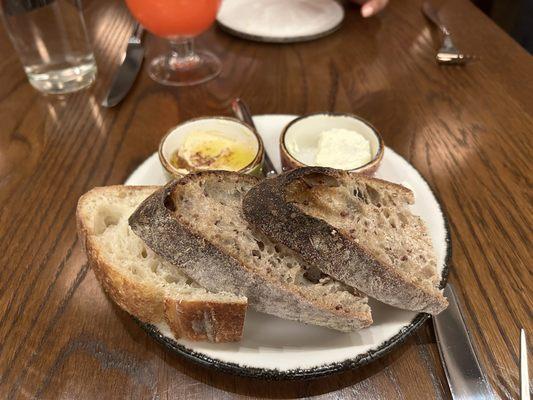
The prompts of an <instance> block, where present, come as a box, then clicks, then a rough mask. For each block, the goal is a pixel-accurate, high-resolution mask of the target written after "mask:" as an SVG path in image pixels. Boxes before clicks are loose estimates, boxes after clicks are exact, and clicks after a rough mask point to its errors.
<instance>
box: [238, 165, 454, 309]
mask: <svg viewBox="0 0 533 400" xmlns="http://www.w3.org/2000/svg"><path fill="white" fill-rule="evenodd" d="M309 179H322V181H321V184H322V185H323V186H324V187H325V188H327V187H328V185H329V186H331V187H334V186H335V185H337V186H339V183H338V182H339V181H345V182H346V180H359V181H360V182H363V183H367V182H368V183H370V184H371V185H372V186H377V187H379V188H381V190H383V191H387V192H390V193H391V196H393V197H394V199H395V201H396V202H397V203H398V204H400V203H401V204H412V203H413V202H414V195H413V193H412V192H411V191H410V190H408V189H406V188H404V187H403V186H400V185H396V184H393V183H390V182H386V181H382V180H379V179H375V178H368V177H364V176H359V175H355V174H349V173H346V172H343V171H338V170H334V169H330V168H321V167H308V168H301V169H297V170H294V171H291V172H289V173H286V174H284V175H281V176H278V177H276V178H273V179H267V180H264V181H262V182H261V183H260V184H259V185H257V186H255V187H254V188H252V189H251V190H250V191H249V192H248V193H247V195H246V196H245V198H244V201H243V209H244V215H245V218H246V219H247V220H248V222H249V223H251V224H252V225H254V226H255V227H256V228H258V229H259V230H260V231H262V232H263V233H264V234H265V235H267V236H269V237H271V238H273V239H274V240H279V241H280V242H282V243H283V244H285V245H286V246H288V247H289V248H291V249H293V250H295V251H297V252H299V253H300V254H301V255H302V257H303V259H304V260H305V261H307V262H309V263H310V264H312V265H315V266H316V267H318V268H319V269H320V270H322V271H323V272H324V273H326V274H329V275H331V276H332V277H334V278H336V279H338V280H340V281H341V282H344V283H346V284H348V285H351V286H354V287H356V288H357V289H359V290H361V291H362V292H364V293H366V294H368V295H369V296H370V297H374V298H376V299H378V300H380V301H382V302H384V303H387V304H390V305H393V306H396V307H399V308H403V309H408V310H414V311H423V312H427V313H431V314H438V313H439V312H441V311H442V310H444V309H445V308H446V307H447V305H448V302H447V300H446V298H445V297H444V296H443V294H442V291H441V290H438V288H437V285H438V282H439V281H440V278H439V277H437V271H436V264H435V265H434V271H433V272H432V273H433V274H434V276H432V277H431V284H429V283H428V282H420V281H419V279H418V278H416V277H415V278H412V277H410V276H409V275H408V274H407V273H405V271H403V270H402V269H401V268H396V267H394V266H393V265H392V264H391V263H389V262H387V261H385V260H383V259H379V258H377V257H376V256H375V255H373V254H372V253H371V251H370V250H369V249H368V247H367V246H365V243H356V241H354V240H353V237H350V235H348V234H346V230H345V229H344V230H343V229H338V227H336V226H332V225H331V224H330V223H328V221H329V219H328V221H326V220H324V219H321V218H315V217H313V216H311V215H309V214H308V213H306V212H304V211H303V209H302V208H304V207H302V206H298V205H297V204H296V202H294V201H291V200H289V199H288V190H289V189H288V188H289V187H290V186H291V185H292V184H293V183H294V182H305V185H304V186H301V187H298V189H299V193H292V194H291V196H295V197H298V196H300V195H301V192H302V191H304V192H305V190H306V187H311V186H308V183H307V182H306V180H309ZM290 190H293V191H295V189H294V187H292V189H290ZM318 193H319V192H318ZM354 195H355V194H354ZM328 201H335V199H328ZM352 212H353V211H352ZM410 217H412V218H414V219H417V218H418V217H414V216H410ZM420 221H421V220H420ZM417 223H418V220H417ZM419 224H421V227H420V229H422V230H423V233H422V234H423V235H427V232H426V231H427V230H426V228H425V226H423V223H421V222H420V223H419ZM375 240H379V238H378V237H376V239H375ZM427 250H428V251H431V252H432V253H433V249H432V246H431V244H429V248H428V249H427Z"/></svg>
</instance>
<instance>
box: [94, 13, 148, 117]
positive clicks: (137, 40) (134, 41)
mask: <svg viewBox="0 0 533 400" xmlns="http://www.w3.org/2000/svg"><path fill="white" fill-rule="evenodd" d="M143 32H144V29H143V27H142V26H141V25H140V24H139V23H136V24H135V28H134V29H133V34H132V35H131V37H130V38H129V39H128V47H127V48H126V55H125V56H124V61H122V64H121V65H120V67H119V68H118V71H117V72H116V74H115V77H114V78H113V82H112V83H111V88H110V89H109V93H108V94H107V96H106V97H105V99H104V101H103V102H102V105H103V106H104V107H114V106H116V105H117V104H118V103H120V102H121V101H122V100H123V99H124V97H126V95H127V94H128V92H129V91H130V89H131V87H132V86H133V82H135V78H136V77H137V74H138V73H139V70H140V69H141V65H142V62H143V59H144V48H143V46H142V35H143Z"/></svg>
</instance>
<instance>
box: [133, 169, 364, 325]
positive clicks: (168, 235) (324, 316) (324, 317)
mask: <svg viewBox="0 0 533 400" xmlns="http://www.w3.org/2000/svg"><path fill="white" fill-rule="evenodd" d="M200 180H201V181H202V182H207V183H206V184H209V182H212V183H216V182H217V181H220V182H222V181H224V182H227V181H229V182H231V184H233V182H234V185H235V186H236V187H237V186H238V187H241V188H243V187H251V186H253V185H255V184H257V183H258V181H259V180H258V179H256V178H253V177H251V176H247V175H240V174H236V173H230V172H224V171H214V172H213V171H211V172H202V173H197V174H189V175H187V176H186V177H184V178H182V179H181V180H179V181H175V182H172V183H170V184H168V185H167V186H166V187H165V188H164V189H161V190H159V191H157V192H156V193H154V194H153V195H152V196H150V197H149V198H148V199H146V200H145V201H144V202H143V203H142V204H141V205H140V206H139V208H138V209H137V210H136V211H135V213H134V214H133V215H132V216H131V217H130V220H129V223H130V226H131V228H132V229H133V231H134V232H135V233H136V234H138V235H139V236H140V237H141V238H142V239H143V240H144V242H145V243H146V244H147V245H148V246H149V247H150V248H151V249H152V250H153V251H154V252H155V253H156V254H158V255H160V256H161V257H163V258H164V259H166V260H167V261H169V262H171V263H172V264H174V265H179V266H180V267H181V268H183V270H184V271H185V272H186V273H187V274H188V275H189V276H191V277H192V278H193V279H195V280H196V281H197V282H198V283H199V284H201V285H202V286H203V287H205V288H207V289H209V290H211V291H219V290H224V291H228V292H231V293H235V294H238V295H241V296H246V297H247V299H248V304H249V305H250V307H252V308H254V309H256V310H258V311H261V312H265V313H268V314H272V315H276V316H279V317H282V318H286V319H291V320H296V321H300V322H304V323H309V324H315V325H321V326H325V327H329V328H332V329H337V330H340V331H353V330H355V329H359V328H363V327H366V326H368V325H370V324H371V323H372V318H371V314H370V308H369V307H368V305H367V304H366V301H367V300H366V297H364V296H361V297H359V295H354V294H353V293H352V295H351V296H353V297H354V298H355V299H356V300H357V301H360V304H359V307H360V309H341V308H335V307H331V306H330V305H328V304H325V303H324V302H321V301H320V299H311V298H309V297H306V296H305V294H302V293H301V292H300V291H299V290H298V288H295V287H294V285H293V286H291V285H289V284H286V283H285V282H282V281H281V280H275V279H274V278H273V277H272V276H271V275H269V274H268V273H267V272H265V271H258V270H257V265H254V259H253V257H251V256H248V255H247V254H242V255H241V254H238V255H237V256H236V255H235V254H233V255H230V254H229V251H228V248H227V247H224V245H222V243H221V240H219V241H218V242H217V240H215V239H212V238H211V239H210V240H208V239H207V238H206V236H207V235H206V232H205V230H204V231H203V233H200V232H199V231H198V229H201V228H200V227H201V226H202V215H203V214H204V213H209V212H210V210H209V209H203V208H202V205H201V204H198V205H197V208H198V209H197V212H198V214H199V215H198V216H197V217H196V220H195V221H194V223H187V222H186V221H184V220H183V219H182V218H180V216H179V209H180V196H181V192H180V185H194V184H198V181H200ZM246 190H247V189H246ZM221 195H223V194H221ZM181 201H183V199H182V200H181ZM238 208H239V209H240V201H239V204H238ZM211 212H213V211H211ZM241 213H242V211H241ZM241 220H242V223H243V224H246V222H245V221H244V219H243V218H241ZM204 229H208V228H204ZM246 235H253V233H252V232H246ZM252 237H253V236H252ZM265 239H266V238H265ZM257 240H259V239H257ZM266 240H268V239H266ZM287 251H290V250H288V249H287ZM291 253H292V252H291ZM295 257H296V256H295ZM291 262H293V263H297V262H298V261H297V260H296V258H294V257H293V258H291ZM328 279H331V278H328ZM339 285H341V284H340V283H339Z"/></svg>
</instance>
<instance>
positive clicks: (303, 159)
mask: <svg viewBox="0 0 533 400" xmlns="http://www.w3.org/2000/svg"><path fill="white" fill-rule="evenodd" d="M330 129H348V130H352V131H355V132H357V133H359V134H361V135H362V136H363V137H364V138H365V139H367V140H368V141H369V142H370V150H371V152H372V158H371V160H370V161H369V162H368V163H366V164H364V165H361V166H360V167H357V168H354V169H350V170H348V171H349V172H357V173H362V174H365V175H373V174H374V173H375V172H376V171H377V169H378V167H379V164H380V163H381V160H382V159H383V152H384V150H385V144H384V143H383V139H382V138H381V135H380V134H379V133H378V131H377V130H376V129H375V128H374V127H373V126H372V125H370V124H369V123H368V122H366V121H365V120H363V119H361V118H359V117H356V116H355V115H351V114H335V113H317V114H309V115H304V116H302V117H299V118H296V119H295V120H293V121H291V122H290V123H289V124H288V125H287V126H286V127H285V128H284V129H283V131H282V133H281V136H280V139H279V144H280V156H281V165H282V167H283V171H288V170H291V169H294V168H301V167H306V166H312V165H315V164H314V157H315V156H316V149H317V147H318V139H319V136H320V133H321V132H324V131H326V130H330ZM289 149H293V153H291V152H290V151H289ZM294 149H297V150H294ZM296 153H297V154H296Z"/></svg>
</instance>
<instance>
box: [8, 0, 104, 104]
mask: <svg viewBox="0 0 533 400" xmlns="http://www.w3.org/2000/svg"><path fill="white" fill-rule="evenodd" d="M0 5H1V6H0V9H1V11H2V13H1V14H2V17H3V20H4V23H5V26H6V29H7V32H8V34H9V36H10V38H11V41H12V42H13V46H14V47H15V49H16V50H17V52H18V54H19V57H20V60H21V61H22V65H23V67H24V71H25V72H26V74H27V76H28V80H29V81H30V83H31V85H32V86H33V87H35V88H36V89H38V90H40V91H42V92H45V93H69V92H74V91H76V90H80V89H82V88H85V87H87V86H89V85H90V84H91V83H92V82H93V81H94V79H95V77H96V63H95V61H94V56H93V52H92V49H91V45H90V43H89V39H88V36H87V31H86V29H85V22H84V20H83V15H82V8H81V3H80V0H0Z"/></svg>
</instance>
